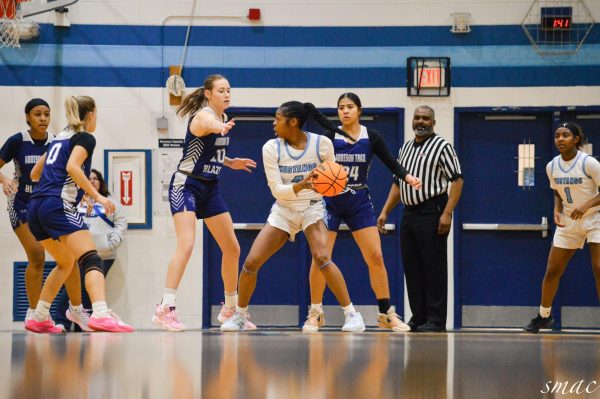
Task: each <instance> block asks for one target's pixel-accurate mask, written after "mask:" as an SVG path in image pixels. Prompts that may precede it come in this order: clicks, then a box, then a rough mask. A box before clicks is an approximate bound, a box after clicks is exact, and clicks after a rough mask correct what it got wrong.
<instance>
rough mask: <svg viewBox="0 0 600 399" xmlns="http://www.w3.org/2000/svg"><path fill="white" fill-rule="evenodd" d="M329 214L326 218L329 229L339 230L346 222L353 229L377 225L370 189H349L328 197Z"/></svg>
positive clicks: (326, 201)
mask: <svg viewBox="0 0 600 399" xmlns="http://www.w3.org/2000/svg"><path fill="white" fill-rule="evenodd" d="M325 204H326V205H327V206H326V210H327V215H326V218H325V221H326V224H327V229H328V230H329V231H335V232H337V231H339V228H340V223H341V222H342V221H343V222H345V223H346V224H347V225H348V227H349V228H350V230H351V231H357V230H360V229H364V228H366V227H371V226H377V220H376V217H375V210H374V209H373V202H371V197H370V195H369V190H368V189H363V190H356V191H355V192H354V193H352V192H351V191H347V192H345V193H343V194H340V195H336V196H335V197H326V198H325Z"/></svg>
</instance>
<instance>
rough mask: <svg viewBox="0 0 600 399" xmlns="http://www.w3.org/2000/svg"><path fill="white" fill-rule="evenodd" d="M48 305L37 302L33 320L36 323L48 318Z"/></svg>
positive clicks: (40, 301)
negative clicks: (35, 320) (34, 319)
mask: <svg viewBox="0 0 600 399" xmlns="http://www.w3.org/2000/svg"><path fill="white" fill-rule="evenodd" d="M50 305H51V304H49V303H48V302H44V301H42V300H39V301H38V304H37V307H36V308H35V313H34V315H35V318H36V319H37V321H45V320H48V318H50Z"/></svg>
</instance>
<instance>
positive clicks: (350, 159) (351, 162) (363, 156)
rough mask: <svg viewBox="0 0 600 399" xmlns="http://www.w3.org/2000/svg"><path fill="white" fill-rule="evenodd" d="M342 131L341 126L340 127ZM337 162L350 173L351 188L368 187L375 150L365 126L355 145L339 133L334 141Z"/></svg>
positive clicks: (361, 129) (349, 182)
mask: <svg viewBox="0 0 600 399" xmlns="http://www.w3.org/2000/svg"><path fill="white" fill-rule="evenodd" d="M340 129H341V126H340ZM333 148H334V150H335V161H336V162H337V163H339V164H341V165H342V166H343V167H344V169H346V171H347V172H348V184H347V186H348V187H349V188H363V187H365V186H366V185H367V177H368V176H369V169H370V167H371V159H372V158H373V149H372V148H371V142H370V141H369V134H368V133H367V128H366V127H365V126H362V125H361V127H360V135H359V136H358V140H356V142H355V143H351V142H349V141H348V140H347V139H346V138H345V137H344V136H342V135H341V134H339V133H336V134H335V137H334V139H333Z"/></svg>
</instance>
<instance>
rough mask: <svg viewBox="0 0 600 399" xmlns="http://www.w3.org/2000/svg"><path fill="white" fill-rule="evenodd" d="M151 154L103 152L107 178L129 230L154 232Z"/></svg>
mask: <svg viewBox="0 0 600 399" xmlns="http://www.w3.org/2000/svg"><path fill="white" fill-rule="evenodd" d="M151 154H152V152H151V151H150V150H104V176H105V177H106V184H107V185H108V189H109V191H110V192H111V193H112V197H113V198H114V200H115V202H116V201H118V203H119V204H120V205H121V206H122V207H123V210H124V213H125V215H126V216H127V222H128V225H129V228H130V229H151V228H152V195H151V193H152V155H151Z"/></svg>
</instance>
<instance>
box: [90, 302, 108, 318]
mask: <svg viewBox="0 0 600 399" xmlns="http://www.w3.org/2000/svg"><path fill="white" fill-rule="evenodd" d="M92 310H93V311H94V312H93V314H92V315H93V316H95V317H108V316H109V314H108V305H107V304H106V301H98V302H94V303H92Z"/></svg>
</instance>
